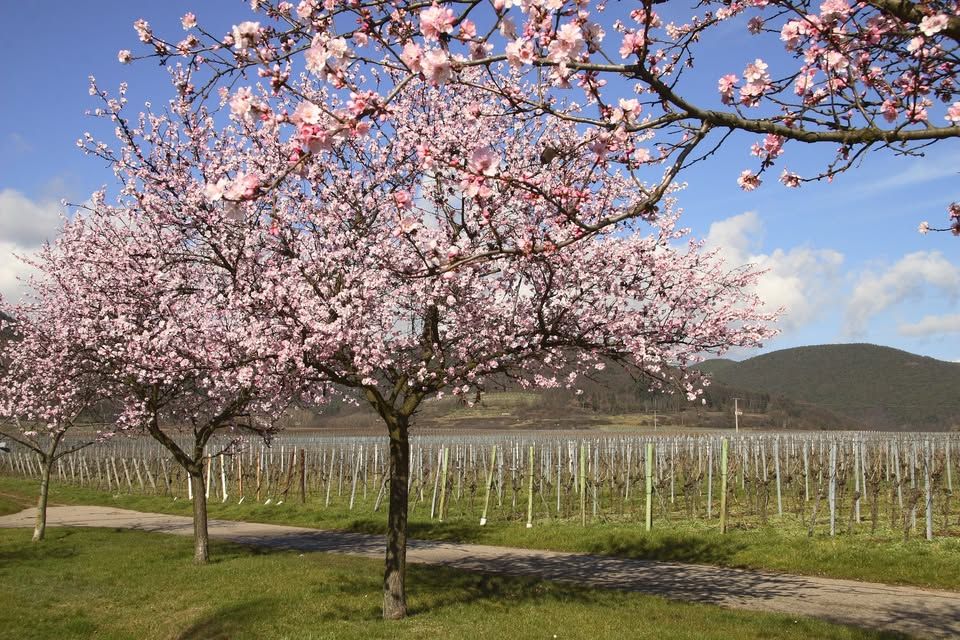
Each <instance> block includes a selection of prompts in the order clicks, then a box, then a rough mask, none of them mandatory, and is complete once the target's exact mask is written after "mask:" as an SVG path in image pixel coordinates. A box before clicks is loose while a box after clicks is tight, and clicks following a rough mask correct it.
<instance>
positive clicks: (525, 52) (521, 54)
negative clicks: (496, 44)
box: [505, 39, 534, 67]
mask: <svg viewBox="0 0 960 640" xmlns="http://www.w3.org/2000/svg"><path fill="white" fill-rule="evenodd" d="M505 53H506V54H507V62H509V63H510V65H511V66H514V67H519V66H522V65H525V64H531V63H532V62H533V58H534V55H533V45H532V44H530V42H528V41H527V40H524V39H520V40H512V41H510V42H508V43H507V46H506V50H505Z"/></svg>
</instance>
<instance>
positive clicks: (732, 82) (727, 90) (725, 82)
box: [717, 73, 739, 104]
mask: <svg viewBox="0 0 960 640" xmlns="http://www.w3.org/2000/svg"><path fill="white" fill-rule="evenodd" d="M737 80H739V78H737V76H736V75H734V74H732V73H728V74H727V75H725V76H723V77H721V78H720V81H719V82H718V83H717V89H718V90H719V91H720V100H721V101H722V102H723V104H731V103H732V102H733V90H734V88H735V87H736V85H737Z"/></svg>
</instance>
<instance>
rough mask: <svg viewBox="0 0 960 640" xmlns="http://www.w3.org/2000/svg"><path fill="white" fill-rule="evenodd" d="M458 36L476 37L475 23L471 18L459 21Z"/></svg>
mask: <svg viewBox="0 0 960 640" xmlns="http://www.w3.org/2000/svg"><path fill="white" fill-rule="evenodd" d="M460 37H461V38H476V37H477V25H475V24H474V23H473V21H471V20H464V21H463V22H461V23H460Z"/></svg>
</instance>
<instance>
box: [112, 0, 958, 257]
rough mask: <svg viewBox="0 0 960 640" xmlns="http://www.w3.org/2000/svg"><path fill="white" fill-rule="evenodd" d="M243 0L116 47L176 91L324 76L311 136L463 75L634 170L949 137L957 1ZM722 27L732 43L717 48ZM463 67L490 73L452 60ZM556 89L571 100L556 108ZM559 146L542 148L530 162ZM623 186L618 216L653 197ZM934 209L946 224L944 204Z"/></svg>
mask: <svg viewBox="0 0 960 640" xmlns="http://www.w3.org/2000/svg"><path fill="white" fill-rule="evenodd" d="M251 6H252V8H253V9H254V11H255V12H256V15H253V16H250V18H251V19H248V20H243V19H242V16H238V19H237V24H235V25H234V26H233V28H232V29H231V31H230V32H228V33H225V34H224V33H220V34H217V33H213V32H212V31H211V30H208V29H206V28H204V26H203V24H202V23H201V22H199V21H198V18H197V17H196V16H195V15H194V14H192V13H188V14H187V15H185V16H184V17H183V19H182V25H183V28H184V29H185V30H186V32H187V35H186V37H185V38H183V39H180V40H177V39H165V38H164V37H162V36H160V35H157V34H156V33H154V31H153V30H152V28H151V27H150V25H149V24H148V23H147V22H146V21H144V20H140V21H138V22H137V23H136V24H135V28H136V31H137V34H138V36H139V39H140V40H141V41H142V42H143V43H145V45H146V51H145V53H143V54H141V55H136V56H135V55H134V54H133V53H131V52H130V51H127V50H125V51H122V52H121V53H120V60H121V61H122V62H129V61H131V60H132V59H133V58H135V57H142V56H157V57H159V58H160V59H161V60H163V61H167V60H169V59H172V58H175V57H179V58H180V59H181V60H183V61H184V62H185V64H187V65H188V66H189V67H191V68H192V69H194V70H197V71H199V70H200V69H206V70H207V71H208V73H206V74H205V75H202V77H201V76H198V79H197V81H196V82H195V83H193V84H184V85H183V87H182V89H183V91H185V92H189V93H191V94H193V95H194V96H195V97H199V98H205V97H206V96H208V95H210V93H211V92H213V91H214V90H220V91H232V93H233V94H234V95H235V96H242V92H243V91H245V88H243V87H242V86H238V83H239V85H242V80H241V78H242V77H243V76H246V75H247V74H248V73H254V72H255V73H256V74H257V75H259V76H260V77H262V78H264V79H265V81H267V82H269V84H270V85H271V87H272V89H273V91H274V92H275V93H276V94H277V95H280V96H283V95H285V94H293V95H301V92H300V89H299V85H300V82H301V76H300V73H301V72H305V73H308V74H310V75H311V76H312V77H314V78H316V79H318V80H320V81H322V82H323V83H325V84H326V85H327V86H328V87H329V88H330V94H329V97H333V96H337V95H339V96H343V97H344V99H345V96H346V95H347V94H350V93H352V94H355V95H362V96H363V99H362V102H363V106H362V107H358V108H357V109H356V110H355V112H354V113H352V114H345V115H342V116H338V115H337V114H336V113H335V108H334V107H333V105H332V103H330V102H329V101H324V102H320V103H318V106H319V107H320V108H321V109H322V110H323V112H324V115H325V118H324V121H323V125H322V126H323V128H324V129H325V130H326V132H327V133H328V134H329V133H330V132H331V131H336V130H339V129H340V128H342V127H343V126H355V125H353V124H351V122H352V121H353V120H357V119H363V118H367V117H375V116H377V114H379V113H380V112H381V111H382V109H383V108H384V107H385V105H387V104H389V103H390V102H391V101H392V100H394V99H395V98H396V96H397V90H398V88H400V87H402V86H403V85H404V84H406V83H408V82H415V81H418V80H422V81H426V82H428V83H433V84H455V85H472V86H479V87H482V88H483V89H484V90H486V91H489V92H492V93H494V94H496V95H498V96H501V97H503V98H505V99H506V102H507V104H508V105H509V106H508V107H507V109H508V110H510V109H516V108H518V107H523V108H526V109H529V110H536V111H540V112H542V113H546V114H549V115H550V116H552V117H556V118H562V119H567V120H572V121H575V122H577V123H578V124H579V125H580V126H581V128H582V129H583V130H585V131H589V130H593V131H595V132H596V133H597V134H598V135H599V134H600V133H601V132H602V133H603V134H605V135H608V136H612V137H614V138H617V139H618V140H620V141H621V142H622V143H623V149H622V150H621V151H622V155H621V158H620V160H621V162H622V163H623V165H624V166H625V167H627V168H629V169H630V170H631V171H634V172H636V173H638V174H640V175H642V176H643V177H644V178H645V179H646V180H648V181H649V180H651V177H659V176H660V175H662V174H663V173H664V171H665V170H666V171H667V173H672V174H676V173H677V172H680V171H681V170H683V169H685V168H687V167H689V166H690V164H692V163H693V162H696V161H698V160H703V159H706V158H709V157H710V156H711V155H713V153H714V152H715V151H716V149H717V148H718V147H719V146H721V145H723V144H725V143H728V142H729V141H730V140H733V141H736V140H738V138H737V137H731V136H730V134H731V132H737V131H739V132H746V133H748V134H756V136H757V138H756V142H755V143H754V144H753V145H752V146H750V145H749V144H747V145H746V146H748V147H749V149H750V153H751V154H752V155H753V156H755V157H756V160H755V161H752V162H753V163H754V164H753V166H752V167H748V168H745V169H744V170H743V172H742V173H741V175H740V177H739V184H740V186H741V187H742V188H743V189H746V190H752V189H755V188H757V186H758V185H759V184H760V182H761V180H762V179H763V178H764V177H765V175H767V174H769V173H770V172H771V171H775V170H776V171H779V172H780V173H779V180H780V181H781V182H782V183H783V184H784V185H786V186H787V187H798V186H800V185H801V184H802V183H803V182H805V181H809V180H822V179H832V178H833V177H834V176H836V175H837V174H839V173H841V172H843V171H845V170H847V169H849V168H851V167H853V166H856V165H857V163H858V162H859V161H860V160H861V159H862V158H863V157H864V155H866V154H868V153H871V152H875V151H881V150H886V151H888V152H892V153H894V154H900V155H914V154H919V153H921V152H922V150H923V149H924V148H925V147H927V146H928V145H930V144H933V143H936V142H940V141H944V140H948V139H956V138H957V137H958V136H960V101H958V88H957V81H956V75H957V64H958V53H960V48H958V46H960V45H958V39H960V6H958V5H957V3H956V2H954V1H953V0H929V1H924V2H914V1H912V0H904V1H893V0H868V1H865V2H850V1H849V0H823V1H822V2H820V1H818V2H813V1H811V0H734V1H731V0H705V1H703V2H698V3H695V6H694V7H693V8H692V9H687V8H686V7H684V6H681V5H678V4H677V3H667V2H663V1H662V0H643V1H641V2H637V3H635V4H634V5H633V6H624V5H621V4H614V5H608V3H606V2H604V1H602V0H593V1H589V0H587V1H584V0H577V1H576V2H574V1H573V0H491V1H490V2H478V1H463V2H461V1H456V2H455V1H452V0H437V1H435V2H433V3H432V4H430V3H426V2H419V1H417V2H414V1H411V0H399V1H391V2H386V1H384V0H371V1H369V2H362V3H356V2H344V1H343V0H323V1H321V0H301V1H300V2H287V1H281V2H274V1H267V0H254V1H253V2H251ZM731 38H736V40H735V42H736V43H738V44H740V43H742V46H734V47H731V46H729V44H730V42H731ZM138 54H139V52H138ZM503 65H509V66H510V67H512V68H514V69H516V70H517V71H518V72H519V73H522V74H524V75H525V76H526V77H527V78H528V79H530V80H531V81H532V82H531V83H530V84H528V85H527V86H526V87H525V88H523V89H518V87H517V85H515V84H513V83H505V82H503V81H502V79H501V76H500V74H498V73H496V71H497V69H498V68H500V67H502V66H503ZM701 66H703V67H705V69H704V70H701V69H700V67H701ZM478 67H479V68H484V69H487V70H489V71H491V73H490V74H488V75H479V76H478V75H476V74H467V73H465V71H466V70H468V69H471V68H478ZM241 74H242V75H241ZM708 86H710V87H716V91H715V92H710V91H705V90H703V87H708ZM558 97H565V98H566V99H567V100H568V101H577V102H580V103H581V104H582V105H583V108H582V109H580V110H578V111H577V112H576V113H571V112H570V111H568V110H565V109H559V108H558V106H557V98H558ZM240 99H242V98H240ZM803 144H820V145H825V146H826V147H827V148H828V149H831V151H829V152H828V153H827V154H826V158H825V159H824V160H823V161H822V164H821V165H820V166H819V168H817V169H812V170H807V171H799V170H794V169H791V168H790V167H789V166H787V165H786V164H785V163H786V162H787V159H788V158H789V154H788V153H787V151H788V150H789V149H790V148H791V147H794V148H795V147H797V146H800V145H803ZM564 151H565V150H563V149H552V148H544V149H543V150H542V152H543V154H544V158H545V159H549V158H551V157H555V156H557V155H558V154H559V155H561V156H562V154H563V153H564ZM641 195H642V197H641V198H638V202H637V206H635V207H634V208H633V209H632V210H631V212H630V213H632V214H633V215H639V214H641V213H642V212H643V211H645V210H647V209H649V208H651V207H652V206H653V205H655V204H656V201H657V200H658V198H661V197H663V195H664V193H663V192H662V191H660V190H652V191H650V192H649V193H642V194H641ZM948 209H949V214H950V220H951V223H950V225H951V228H952V229H953V230H954V232H955V233H960V205H958V204H957V203H952V204H949V206H948ZM605 222H610V223H615V222H616V221H615V220H608V221H605ZM927 228H929V226H925V227H922V229H921V230H926V229H927ZM538 250H539V248H538Z"/></svg>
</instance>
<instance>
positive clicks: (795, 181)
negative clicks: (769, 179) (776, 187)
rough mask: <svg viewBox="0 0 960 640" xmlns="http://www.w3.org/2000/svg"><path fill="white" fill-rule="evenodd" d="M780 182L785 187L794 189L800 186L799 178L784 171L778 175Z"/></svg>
mask: <svg viewBox="0 0 960 640" xmlns="http://www.w3.org/2000/svg"><path fill="white" fill-rule="evenodd" d="M780 182H782V183H783V185H784V186H786V187H790V188H791V189H795V188H797V187H799V186H800V176H798V175H797V174H795V173H791V172H789V171H787V170H786V169H784V170H783V173H781V174H780Z"/></svg>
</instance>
